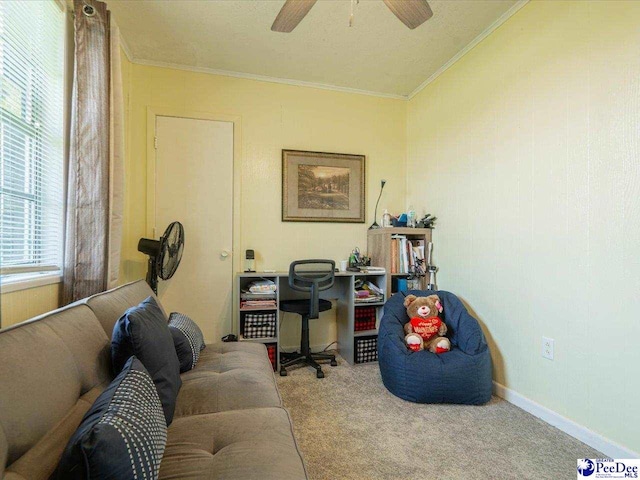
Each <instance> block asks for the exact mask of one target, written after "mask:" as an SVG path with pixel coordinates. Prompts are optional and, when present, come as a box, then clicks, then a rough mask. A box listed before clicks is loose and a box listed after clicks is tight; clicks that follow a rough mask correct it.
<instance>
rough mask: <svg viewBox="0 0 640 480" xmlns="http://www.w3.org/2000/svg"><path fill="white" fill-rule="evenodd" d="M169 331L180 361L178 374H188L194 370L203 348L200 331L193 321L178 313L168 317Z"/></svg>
mask: <svg viewBox="0 0 640 480" xmlns="http://www.w3.org/2000/svg"><path fill="white" fill-rule="evenodd" d="M169 330H171V335H172V336H173V346H174V347H175V348H176V353H177V354H178V360H180V373H184V372H188V371H189V370H191V369H193V368H195V366H196V363H198V358H200V352H201V351H202V349H204V347H205V344H204V337H203V336H202V330H200V328H199V327H198V325H196V323H195V322H194V321H193V320H191V319H190V318H189V317H187V316H186V315H184V314H182V313H178V312H173V313H172V314H171V315H169Z"/></svg>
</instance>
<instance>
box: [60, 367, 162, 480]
mask: <svg viewBox="0 0 640 480" xmlns="http://www.w3.org/2000/svg"><path fill="white" fill-rule="evenodd" d="M166 441H167V426H166V424H165V418H164V412H163V410H162V404H161V403H160V398H159V397H158V392H157V391H156V388H155V385H154V383H153V380H152V379H151V377H150V376H149V373H148V372H147V370H146V369H145V368H144V366H143V365H142V363H141V362H140V361H139V360H138V359H137V358H136V357H131V358H130V359H129V360H128V361H127V363H126V364H125V366H124V368H123V369H122V371H121V372H120V374H119V375H118V376H117V377H116V378H115V380H114V381H113V382H111V384H110V385H109V387H108V388H107V389H106V390H105V391H104V392H103V393H102V394H101V395H100V396H99V397H98V399H97V400H96V401H95V403H94V404H93V405H92V406H91V409H90V410H89V411H88V412H87V414H86V415H85V416H84V418H83V419H82V422H81V423H80V426H79V427H78V429H77V430H76V432H75V433H74V435H73V436H72V437H71V440H70V441H69V443H68V444H67V447H66V449H65V451H64V453H63V455H62V460H61V461H60V465H59V466H58V469H57V472H56V474H57V476H56V478H58V479H59V480H68V479H78V480H80V479H91V480H100V479H104V480H106V479H114V480H115V479H118V480H127V479H130V480H134V479H139V478H146V479H149V480H151V479H154V478H157V477H158V472H159V469H160V462H161V461H162V455H163V453H164V449H165V445H166Z"/></svg>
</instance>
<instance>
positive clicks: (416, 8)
mask: <svg viewBox="0 0 640 480" xmlns="http://www.w3.org/2000/svg"><path fill="white" fill-rule="evenodd" d="M384 3H385V4H386V5H387V7H389V10H391V11H392V12H393V14H394V15H395V16H396V17H398V18H399V19H400V21H401V22H402V23H404V24H405V25H406V26H407V27H409V28H410V29H411V30H413V29H414V28H416V27H419V26H420V25H422V24H423V23H424V22H426V21H427V20H429V19H430V18H431V17H433V11H432V10H431V7H430V6H429V4H428V3H427V0H384Z"/></svg>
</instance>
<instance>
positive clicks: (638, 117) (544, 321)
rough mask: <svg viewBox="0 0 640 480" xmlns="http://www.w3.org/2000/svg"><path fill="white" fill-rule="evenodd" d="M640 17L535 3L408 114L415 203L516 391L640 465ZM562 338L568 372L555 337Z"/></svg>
mask: <svg viewBox="0 0 640 480" xmlns="http://www.w3.org/2000/svg"><path fill="white" fill-rule="evenodd" d="M639 25H640V2H614V1H606V2H595V1H592V2H576V1H569V2H562V1H553V2H551V1H533V2H531V3H530V4H528V5H527V6H525V7H524V8H523V9H522V10H520V12H518V13H517V14H516V15H515V16H514V17H512V18H511V19H510V20H509V21H507V22H506V23H505V24H504V25H502V26H501V27H500V28H499V29H498V30H497V31H496V32H494V33H493V34H492V35H490V36H489V37H488V38H487V39H485V40H484V41H483V42H482V43H481V44H480V45H478V46H477V47H476V48H475V49H473V50H472V51H471V52H470V53H469V54H467V55H466V56H465V57H463V58H462V59H461V60H460V61H459V62H457V63H456V64H455V65H454V66H453V67H452V68H450V69H449V70H448V71H446V72H445V73H444V74H443V75H441V76H440V77H439V78H438V79H437V80H436V81H435V82H433V83H432V84H431V85H429V86H428V87H427V88H426V89H424V90H423V91H422V92H421V93H420V94H419V95H417V96H416V97H414V98H413V99H412V100H411V101H410V102H409V106H408V120H407V131H408V147H407V156H408V164H407V174H408V187H407V188H408V200H409V202H410V203H414V205H420V206H421V207H424V208H425V209H426V210H429V211H431V212H435V213H436V214H437V216H438V217H439V219H440V220H439V221H438V227H437V229H436V230H435V234H434V238H435V240H434V242H435V245H436V247H435V248H436V253H437V257H436V258H437V264H438V265H439V266H440V267H441V272H440V273H439V278H438V280H439V286H440V288H442V289H446V290H451V291H453V292H456V293H457V294H459V295H461V296H462V297H463V298H464V299H465V300H466V301H467V302H468V304H469V305H470V306H471V308H472V309H473V310H474V311H475V313H476V314H477V316H478V317H479V318H480V319H481V320H482V322H483V324H484V327H485V331H486V332H487V333H488V336H489V338H490V340H491V349H492V355H493V361H494V376H495V379H496V380H497V381H498V382H500V383H501V384H504V385H506V386H507V387H508V388H511V389H513V390H515V391H517V392H518V393H520V394H522V395H524V396H526V397H528V398H530V399H532V400H534V401H536V402H538V403H540V404H541V405H543V406H545V407H547V408H550V409H552V410H554V411H556V412H558V413H560V414H562V415H564V416H566V417H568V418H570V419H572V420H574V421H576V422H577V423H579V424H581V425H585V426H587V427H588V428H590V429H592V430H594V431H595V432H597V433H600V434H602V435H604V436H605V437H608V438H610V439H612V440H614V441H615V442H619V443H620V444H622V445H624V446H626V447H628V448H631V449H633V450H635V451H640V434H639V433H638V428H639V427H640V410H639V409H638V402H639V401H640V384H639V383H638V381H637V379H638V378H640V348H638V338H640V322H639V321H638V319H639V318H640V295H639V291H640V255H639V252H638V248H639V246H640V222H639V221H638V218H640V163H639V162H640V160H639V157H638V154H639V152H640V149H639V146H640V143H639V142H640V140H639V139H640V137H639V132H640V55H639V54H638V53H639V52H640V30H639ZM543 335H545V336H548V337H551V338H554V339H555V360H554V361H549V360H546V359H544V358H542V356H541V338H542V336H543Z"/></svg>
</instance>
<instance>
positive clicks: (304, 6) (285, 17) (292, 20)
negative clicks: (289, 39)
mask: <svg viewBox="0 0 640 480" xmlns="http://www.w3.org/2000/svg"><path fill="white" fill-rule="evenodd" d="M316 1H317V0H287V1H286V2H285V4H284V5H283V6H282V8H281V9H280V12H279V13H278V16H277V17H276V19H275V20H274V22H273V25H271V30H273V31H274V32H284V33H289V32H291V31H292V30H293V29H294V28H296V27H297V26H298V24H299V23H300V22H301V21H302V19H303V18H304V17H305V15H306V14H307V13H309V10H311V7H313V5H314V4H315V3H316Z"/></svg>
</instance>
